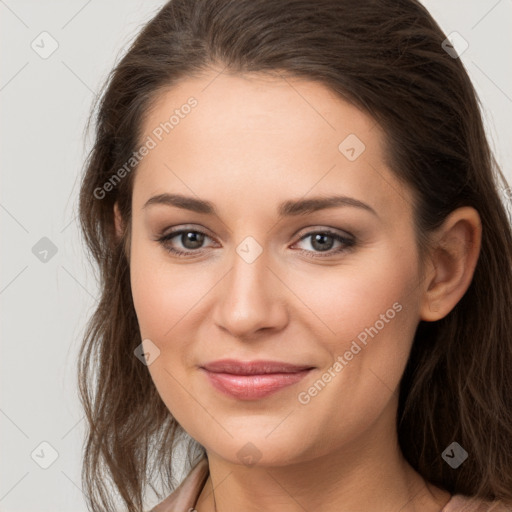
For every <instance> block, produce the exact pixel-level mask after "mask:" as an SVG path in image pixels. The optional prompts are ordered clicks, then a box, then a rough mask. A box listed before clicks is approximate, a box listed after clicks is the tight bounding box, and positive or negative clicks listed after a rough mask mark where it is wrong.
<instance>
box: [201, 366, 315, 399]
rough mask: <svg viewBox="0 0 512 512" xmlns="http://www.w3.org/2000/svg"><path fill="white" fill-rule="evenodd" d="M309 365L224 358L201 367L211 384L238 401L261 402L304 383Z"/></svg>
mask: <svg viewBox="0 0 512 512" xmlns="http://www.w3.org/2000/svg"><path fill="white" fill-rule="evenodd" d="M312 369H313V367H312V366H310V365H294V364H290V363H285V362H281V361H263V360H258V361H237V360H234V359H222V360H219V361H213V362H211V363H207V364H205V365H204V366H201V370H202V371H204V372H205V374H206V376H207V377H208V379H209V381H210V383H211V384H212V385H213V386H214V387H215V388H216V389H217V390H218V391H221V392H222V393H224V394H226V395H229V396H231V397H234V398H237V399H239V400H258V399H260V398H264V397H266V396H269V395H271V394H273V393H275V392H277V391H279V390H281V389H283V388H285V387H288V386H291V385H293V384H295V383H297V382H299V381H300V380H302V379H303V378H304V377H305V376H306V375H307V374H308V373H309V372H310V371H311V370H312Z"/></svg>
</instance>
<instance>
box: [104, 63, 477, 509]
mask: <svg viewBox="0 0 512 512" xmlns="http://www.w3.org/2000/svg"><path fill="white" fill-rule="evenodd" d="M190 96H194V97H195V98H196V99H197V100H198V105H197V107H195V108H194V109H193V110H192V111H191V113H190V114H188V116H186V117H185V118H184V119H181V120H180V122H179V124H178V125H177V126H176V127H175V128H174V129H173V130H172V131H171V132H170V133H169V134H168V135H166V136H165V137H164V138H163V140H162V141H161V142H159V143H158V144H157V146H156V147H155V148H154V149H152V150H151V151H150V152H149V154H148V155H147V156H145V157H144V159H143V160H142V162H141V163H140V164H139V167H138V169H137V173H136V176H135V181H134V188H133V196H132V212H133V217H132V225H131V232H130V237H131V239H130V246H129V249H130V275H131V283H132V293H133V300H134V305H135V310H136V313H137V318H138V321H139V326H140V330H141V335H142V339H143V340H146V339H149V340H151V343H152V345H149V344H147V342H145V347H147V348H148V350H154V349H153V348H152V347H155V346H156V347H157V348H158V350H159V351H160V352H159V355H158V357H156V359H155V360H154V362H152V363H151V364H150V365H149V366H148V369H149V372H150V374H151V377H152V379H153V381H154V383H155V386H156V388H157V390H158V392H159V394H160V396H161V398H162V400H163V401H164V402H165V404H166V406H167V407H168V409H169V411H170V412H171V413H172V414H173V416H174V417H175V418H176V420H177V421H178V422H179V423H180V424H181V425H182V426H183V428H184V429H185V430H186V431H187V432H188V433H189V434H190V435H191V436H192V437H193V438H195V439H196V440H197V441H198V442H199V443H201V445H203V446H204V447H205V449H206V451H207V454H208V460H209V469H210V476H209V478H208V480H207V482H206V485H205V486H204V488H203V491H202V493H201V495H200V498H199V501H198V504H197V506H196V510H198V511H199V512H207V511H213V510H215V504H216V509H217V510H218V511H219V512H220V511H222V512H226V511H233V510H246V511H267V510H276V509H279V510H281V511H286V512H292V511H304V510H322V511H327V512H329V511H337V512H340V511H341V512H344V511H351V512H354V511H367V510H379V511H399V510H400V511H401V512H405V511H413V510H421V511H422V512H438V511H439V510H440V509H441V508H442V507H443V506H444V504H445V503H446V502H447V501H448V500H449V498H450V495H449V493H447V492H446V491H443V490H441V489H438V488H436V487H434V486H432V485H430V484H429V483H428V482H426V481H425V480H424V479H423V478H422V477H421V476H420V475H419V474H418V473H417V472H415V471H414V469H413V468H412V467H411V466H410V465H409V464H408V463H407V462H406V461H405V460H404V458H403V456H402V454H401V451H400V449H399V446H398V440H397V435H396V429H395V421H396V419H395V414H396V410H397V405H398V385H399V381H400V378H401V375H402V373H403V370H404V367H405V364H406V362H407V358H408V355H409V352H410V348H411V344H412V340H413V336H414V332H415V329H416V327H417V325H418V322H419V321H420V320H426V321H435V320H438V319H440V318H442V317H444V316H445V315H446V314H448V313H449V312H450V310H451V309H452V308H453V307H454V306H455V304H456V303H457V302H458V301H459V300H460V298H461V297H462V296H463V294H464V293H465V291H466V290H467V288H468V286H469V284H470V281H471V278H472V275H473V271H474V268H475V265H476V261H477V258H478V253H479V249H480V238H481V224H480V219H479V216H478V214H477V212H476V211H475V210H474V209H472V208H468V207H464V208H460V209H458V210H456V211H454V212H453V213H452V214H451V215H450V216H449V217H448V218H447V219H446V221H445V223H444V224H443V226H442V227H441V228H440V229H439V230H438V231H437V232H436V233H434V234H433V236H432V251H431V258H430V260H429V261H428V263H427V265H426V267H425V268H424V269H423V270H424V274H422V273H421V272H420V271H421V270H422V269H420V266H419V260H418V249H417V246H416V241H415V236H414V227H413V210H412V197H413V196H412V192H411V190H409V189H408V188H407V187H405V186H404V185H403V184H401V183H400V182H399V181H397V179H396V178H395V176H394V174H393V173H392V171H391V169H389V168H388V167H387V166H386V164H385V163H384V156H383V155H384V153H383V151H384V146H383V132H382V131H381V129H380V127H379V126H378V125H377V124H376V123H375V121H374V120H373V119H372V118H371V117H369V116H368V115H366V114H365V113H363V112H362V111H360V110H359V109H357V108H356V107H354V106H353V105H351V104H349V103H347V102H345V101H343V100H341V99H340V98H339V97H337V96H336V95H335V94H334V93H333V92H331V91H330V90H329V89H327V88H326V87H325V86H323V85H321V84H319V83H315V82H311V81H306V80H300V79H292V78H289V77H288V78H286V79H284V78H270V77H268V76H263V75H259V74H251V75H244V76H242V75H234V74H226V73H224V74H219V72H218V71H211V72H208V73H206V74H205V75H204V76H202V77H200V78H193V79H192V78H191V79H187V80H184V81H182V82H180V83H179V84H177V85H174V86H173V87H172V88H169V89H168V90H167V91H165V92H162V93H161V94H160V96H159V97H158V101H157V102H156V103H155V106H154V108H152V109H151V110H150V111H149V112H148V115H147V117H146V119H145V122H144V130H143V136H142V140H144V139H146V137H147V136H148V135H151V133H152V131H153V130H154V129H155V127H157V126H158V125H159V123H161V122H162V121H164V120H166V119H168V118H169V112H172V111H173V110H174V109H175V108H179V107H180V105H183V104H184V103H186V101H187V99H188V98H189V97H190ZM349 134H356V135H357V137H358V138H359V139H360V140H361V141H363V142H364V144H365V146H366V149H365V150H364V151H363V152H362V153H361V154H360V156H359V157H358V158H357V159H355V160H354V161H349V160H348V159H347V158H346V157H345V155H344V154H342V153H341V152H340V150H339V149H338V146H339V144H340V142H342V141H343V140H344V139H345V138H346V137H347V136H348V135H349ZM162 193H178V194H184V195H187V196H192V197H194V198H201V199H205V200H208V201H211V202H212V203H213V204H214V205H215V207H216V209H217V210H218V214H217V215H209V214H204V213H196V212H192V211H188V210H185V209H181V208H177V207H175V206H169V205H163V204H154V205H151V206H148V207H146V208H144V204H145V203H146V201H147V200H148V199H149V198H151V197H153V196H155V195H158V194H162ZM334 193H336V194H340V195H341V194H343V195H346V196H350V197H352V198H356V199H358V200H360V201H363V202H364V203H366V204H368V205H370V206H371V208H373V209H374V210H375V212H376V214H373V213H371V212H369V211H367V210H365V209H363V208H356V207H353V206H343V207H333V208H329V209H324V210H320V211H317V212H313V213H308V214H306V215H302V216H293V217H284V218H278V216H277V207H278V204H280V203H281V202H282V201H285V200H289V199H301V198H310V197H313V196H315V197H316V196H324V197H325V196H328V195H331V194H334ZM114 213H115V220H116V227H117V232H118V235H119V236H121V233H122V230H123V227H124V222H123V219H122V218H121V216H120V214H119V210H118V209H117V205H116V206H115V209H114ZM180 227H186V228H189V229H191V230H192V231H193V230H194V229H196V230H197V229H199V230H200V231H203V232H206V234H207V237H205V239H204V242H203V244H202V246H201V245H200V244H199V246H200V248H199V249H194V246H193V245H191V244H190V243H189V244H188V245H183V239H182V237H181V236H180V235H178V236H175V237H174V238H173V240H172V241H167V242H166V243H167V246H172V247H175V248H177V249H180V250H189V251H196V252H195V253H194V254H193V255H191V256H186V257H181V258H180V257H176V256H174V255H172V254H171V253H169V252H168V251H166V248H165V246H164V245H162V244H161V243H160V242H158V241H156V238H157V237H158V236H159V235H162V234H166V233H168V232H169V231H170V228H180ZM327 228H330V229H331V230H334V231H335V232H336V233H339V234H340V235H341V236H347V234H350V235H352V236H353V237H355V239H356V245H355V246H353V247H351V248H349V249H347V250H346V251H344V252H341V253H335V250H336V249H337V248H338V247H340V246H341V245H342V244H341V243H340V242H337V241H336V240H335V239H329V238H328V239H327V242H324V244H326V247H327V249H329V248H330V247H332V248H331V249H330V254H331V255H330V256H328V257H322V254H324V252H322V250H321V248H320V249H319V248H318V246H317V245H314V240H313V239H314V236H309V237H304V236H305V235H306V234H308V233H309V234H310V235H311V233H313V234H314V233H318V232H323V231H325V229H327ZM248 236H251V237H253V238H254V239H255V240H256V241H257V243H258V244H259V246H260V248H261V250H262V252H261V254H260V255H259V256H258V257H257V258H256V259H255V260H254V261H253V262H251V263H248V262H247V261H246V260H244V259H243V258H242V257H241V256H240V255H239V254H238V253H237V251H236V249H237V247H238V246H239V244H240V243H241V242H242V241H243V240H244V239H245V238H246V237H248ZM186 243H187V241H186V239H185V244H186ZM330 243H332V245H329V244H330ZM300 249H302V250H303V252H302V253H301V252H300ZM305 253H307V254H309V255H310V257H308V255H307V254H305ZM422 277H423V278H422ZM394 303H399V304H400V305H401V306H402V309H401V311H400V312H397V313H396V315H395V316H394V318H393V319H392V320H389V321H388V322H387V323H385V326H384V327H383V328H382V329H381V330H379V332H378V334H377V335H376V336H374V337H373V338H371V339H370V340H369V341H368V343H367V345H366V346H365V347H364V348H363V349H362V350H361V351H360V352H359V353H357V355H355V356H354V357H353V359H352V360H350V361H349V363H348V364H347V365H346V366H345V367H344V368H343V370H342V371H340V372H338V373H337V375H336V377H335V378H333V379H332V380H331V382H329V383H328V384H327V385H326V386H325V387H324V388H323V389H322V391H321V392H319V393H318V394H317V395H316V396H314V397H312V398H311V400H310V401H309V403H307V404H302V403H300V402H299V400H298V398H297V397H298V394H299V393H300V392H301V391H307V390H308V388H310V387H311V386H312V385H313V384H314V383H315V382H316V381H317V380H318V379H319V378H321V376H322V374H323V373H325V372H326V371H327V370H328V368H330V367H332V365H333V362H334V361H335V359H336V357H337V356H339V355H340V354H341V355H343V354H344V353H345V352H346V351H347V350H348V349H349V348H350V346H351V342H352V341H353V340H354V339H357V336H358V334H360V333H361V332H362V331H364V329H365V328H367V327H369V326H374V325H375V323H376V321H377V320H379V318H380V315H381V314H385V313H386V311H387V310H389V309H390V308H392V305H393V304H394ZM224 357H232V358H236V359H241V360H245V361H246V360H253V359H271V360H276V361H286V362H290V363H294V364H308V365H310V366H314V367H315V370H313V371H312V372H311V373H310V374H309V375H308V376H307V377H306V378H305V379H303V380H302V381H301V382H299V383H297V384H294V385H292V386H289V387H287V388H284V389H282V390H280V391H279V392H277V393H275V394H273V395H270V396H269V397H267V398H263V399H260V400H254V401H241V400H237V399H234V398H232V397H229V396H226V395H223V394H221V393H220V392H219V391H217V390H216V389H215V388H213V387H212V385H211V384H210V382H209V381H208V379H207V378H206V377H205V375H204V374H203V372H202V371H200V370H199V366H200V365H201V364H204V363H206V362H209V361H213V360H217V359H221V358H224ZM248 442H250V443H252V444H253V445H254V447H255V449H254V448H253V449H252V450H253V451H254V454H257V455H255V457H259V460H258V461H257V463H256V464H255V465H247V464H245V463H244V462H243V460H242V459H240V458H239V457H238V456H237V453H238V452H239V450H240V449H241V448H242V447H244V446H245V445H246V444H247V443H248ZM246 449H247V448H246ZM212 487H213V488H214V489H215V490H214V495H213V493H212ZM214 499H215V503H214Z"/></svg>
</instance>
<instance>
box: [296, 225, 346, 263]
mask: <svg viewBox="0 0 512 512" xmlns="http://www.w3.org/2000/svg"><path fill="white" fill-rule="evenodd" d="M308 238H309V239H311V241H310V247H312V248H313V250H312V251H311V250H307V249H301V250H300V252H302V253H304V254H306V255H307V256H310V257H312V258H316V257H320V258H322V257H324V256H332V255H333V254H339V253H342V252H345V251H348V250H349V249H351V248H352V247H353V246H354V245H355V244H356V241H355V239H354V238H353V237H345V236H342V235H340V234H339V233H336V232H335V231H330V230H322V231H310V232H309V233H306V234H305V235H304V236H303V237H301V239H300V240H299V242H302V241H303V240H306V239H308ZM336 242H338V244H339V245H338V247H337V248H336V249H333V246H334V245H335V243H336ZM322 253H325V254H322Z"/></svg>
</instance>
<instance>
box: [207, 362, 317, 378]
mask: <svg viewBox="0 0 512 512" xmlns="http://www.w3.org/2000/svg"><path fill="white" fill-rule="evenodd" d="M202 368H204V369H206V370H208V371H210V372H214V373H231V374H234V375H261V374H265V373H296V372H300V371H303V370H309V369H311V368H313V367H312V366H311V365H296V364H290V363H285V362H282V361H264V360H255V361H237V360H236V359H220V360H218V361H212V362H210V363H207V364H205V365H203V366H202Z"/></svg>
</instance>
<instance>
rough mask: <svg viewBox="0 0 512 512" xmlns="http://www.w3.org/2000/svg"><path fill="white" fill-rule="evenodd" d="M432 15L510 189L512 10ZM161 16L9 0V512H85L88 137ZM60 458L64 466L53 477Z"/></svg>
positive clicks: (2, 90)
mask: <svg viewBox="0 0 512 512" xmlns="http://www.w3.org/2000/svg"><path fill="white" fill-rule="evenodd" d="M424 3H425V5H426V7H427V8H428V9H429V10H430V11H431V13H432V14H433V16H434V18H435V19H436V20H437V21H438V22H439V23H440V25H441V27H442V28H443V30H444V31H445V33H446V34H450V33H451V32H452V31H457V32H459V33H460V34H461V35H462V36H463V37H464V39H466V40H467V41H468V43H469V48H468V49H467V51H465V52H464V53H463V54H462V56H461V58H462V61H463V62H464V64H465V65H466V69H467V70H468V72H469V74H470V76H471V78H472V80H473V82H474V84H475V86H476V88H477V91H478V93H479V95H480V98H481V100H482V103H483V104H484V114H485V119H486V127H487V130H488V134H489V136H490V138H491V144H492V147H493V148H494V150H495V154H496V157H497V159H498V162H499V163H500V164H501V166H502V169H503V170H504V172H505V174H506V175H507V179H508V180H509V182H512V165H511V164H512V149H511V144H510V142H511V141H512V137H511V134H512V71H511V67H510V54H511V53H512V52H511V49H512V48H511V47H512V30H511V28H512V27H511V26H510V21H511V20H512V0H499V1H498V0H472V1H468V0H464V1H463V0H460V1H456V0H428V1H427V0H425V2H424ZM163 4H164V2H163V1H161V0H160V1H157V0H146V1H142V0H124V1H121V0H117V1H114V0H110V1H103V2H100V1H99V0H89V1H86V0H72V1H70V0H67V1H64V0H53V1H51V0H46V1H35V0H33V1H28V0H6V1H2V0H0V15H1V18H0V26H1V28H0V37H1V46H0V48H1V52H2V61H1V62H2V66H1V76H0V105H1V120H2V123H1V127H2V137H1V162H2V173H1V179H2V183H1V189H0V190H1V196H0V225H1V234H2V253H1V258H2V261H1V267H0V268H1V275H0V300H1V307H2V314H1V334H2V338H1V339H2V356H1V358H0V364H1V368H0V376H1V384H2V386H1V402H0V432H1V439H0V443H1V446H0V450H1V454H2V456H1V468H0V471H1V473H0V510H1V511H5V512H7V511H9V512H14V511H23V512H29V511H38V512H39V511H52V512H60V511H66V512H71V511H77V512H78V511H85V510H86V507H85V503H84V501H83V495H82V492H81V489H80V487H81V482H80V471H81V466H80V463H81V446H82V442H83V436H84V423H85V421H84V420H83V415H82V411H81V409H80V404H79V402H78V398H77V389H76V379H75V372H76V354H77V349H78V346H79V344H80V342H81V336H82V334H83V329H84V325H85V321H86V319H87V318H88V316H89V315H90V314H91V313H92V311H93V308H94V305H95V303H96V297H97V295H98V289H97V286H96V283H95V279H94V274H93V273H92V271H91V268H90V267H89V264H88V262H87V259H86V257H85V255H84V247H83V246H82V245H81V241H80V238H79V235H78V225H77V222H76V213H77V208H76V199H77V194H78V186H79V176H80V173H81V169H82V162H83V160H84V157H85V154H86V151H87V150H88V149H89V148H90V144H91V137H88V138H85V136H84V126H85V121H86V118H87V115H88V112H89V109H90V107H91V102H92V100H93V98H94V95H95V93H96V91H98V88H99V85H100V84H101V83H102V81H103V79H104V78H105V77H106V75H107V73H108V72H109V71H110V69H111V68H112V66H113V64H114V63H115V62H116V61H117V60H118V59H119V57H120V56H121V55H122V54H123V52H124V51H125V49H127V47H128V44H129V43H130V41H131V40H132V39H133V37H134V36H135V35H136V33H137V32H138V30H139V29H140V28H141V26H142V25H143V24H144V22H145V21H147V20H148V19H149V18H151V16H152V15H153V14H154V13H155V12H156V11H157V10H158V9H159V8H160V7H161V6H162V5H163ZM43 31H47V32H48V33H49V34H50V35H51V37H52V38H53V39H54V40H55V41H57V43H58V48H57V50H56V51H55V52H54V53H53V54H52V55H51V56H49V57H48V58H46V59H44V58H42V57H41V56H40V54H38V53H36V51H35V50H34V49H33V48H32V47H31V44H32V42H33V41H34V40H35V43H34V45H37V44H38V45H39V48H40V49H39V50H38V51H40V52H42V51H47V50H48V49H50V48H51V46H50V44H51V41H50V39H48V36H39V35H40V34H41V32H43ZM41 37H47V39H45V40H44V43H42V42H41ZM43 44H44V47H43ZM507 55H508V57H507ZM507 62H508V64H507ZM504 196H505V193H504ZM508 197H512V194H510V195H509V196H508ZM44 237H46V238H48V239H49V240H50V241H51V243H49V242H48V240H43V241H41V239H42V238H44ZM34 246H35V249H33V248H34ZM51 246H53V247H54V250H56V251H57V252H56V253H55V254H54V255H53V256H52V252H51ZM48 247H50V249H49V251H50V252H49V253H48V254H47V255H46V261H41V259H40V258H42V257H44V253H41V252H40V251H43V250H44V249H48ZM43 442H46V443H49V445H51V447H52V448H50V447H49V446H48V445H41V443H43ZM52 450H55V451H56V452H57V454H58V456H57V458H56V460H55V461H53V463H52V464H51V465H50V466H49V467H48V468H47V469H43V468H42V467H40V466H41V464H43V465H44V464H49V463H50V462H52V458H51V457H52V453H53V452H52Z"/></svg>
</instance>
